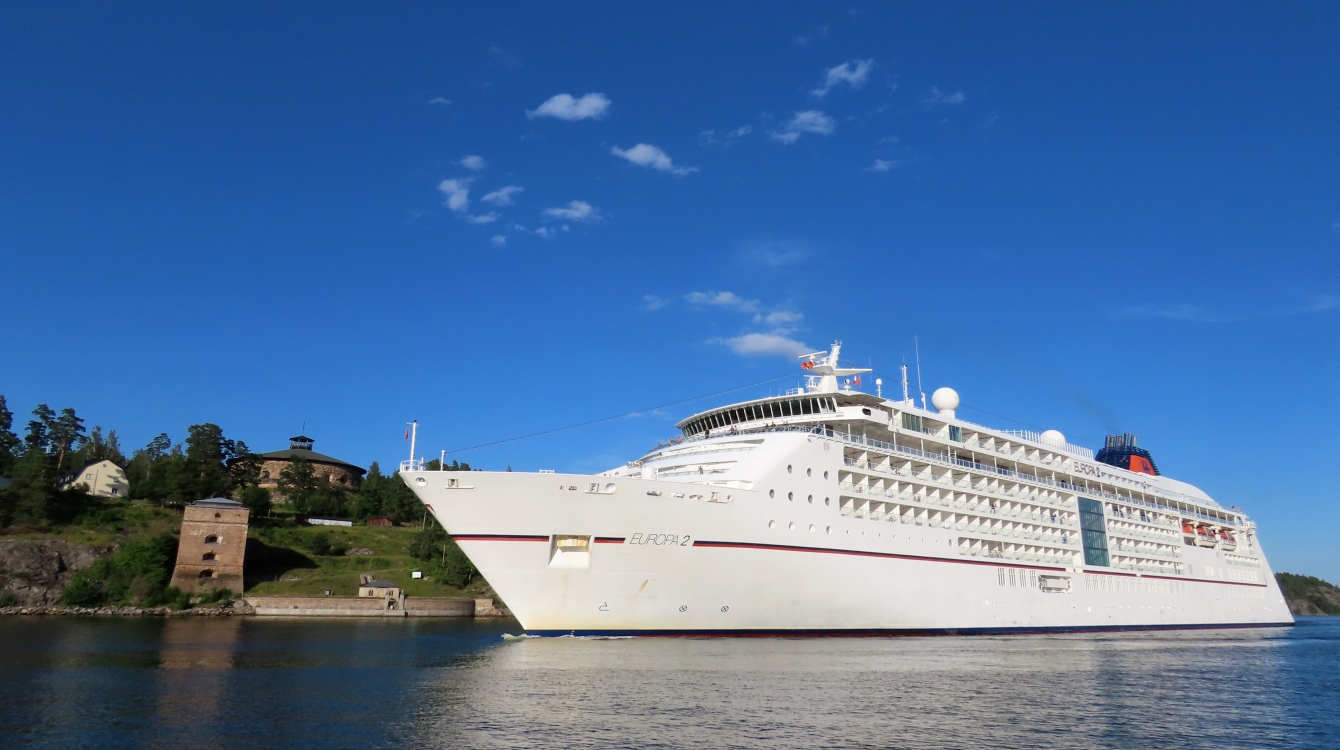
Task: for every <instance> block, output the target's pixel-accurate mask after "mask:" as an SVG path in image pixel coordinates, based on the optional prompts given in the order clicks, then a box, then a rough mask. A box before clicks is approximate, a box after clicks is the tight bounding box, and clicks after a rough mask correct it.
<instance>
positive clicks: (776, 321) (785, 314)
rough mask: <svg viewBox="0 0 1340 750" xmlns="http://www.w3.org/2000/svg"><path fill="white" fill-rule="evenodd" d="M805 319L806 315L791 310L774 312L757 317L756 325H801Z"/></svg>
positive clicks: (755, 318)
mask: <svg viewBox="0 0 1340 750" xmlns="http://www.w3.org/2000/svg"><path fill="white" fill-rule="evenodd" d="M804 318H805V316H804V315H802V314H801V313H798V312H791V311H790V310H774V311H772V312H770V313H768V314H767V315H762V314H760V315H755V316H754V322H755V323H767V324H768V325H770V326H782V325H786V324H788V323H799V322H800V321H801V320H803V319H804Z"/></svg>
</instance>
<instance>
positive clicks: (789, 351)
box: [707, 333, 814, 357]
mask: <svg viewBox="0 0 1340 750" xmlns="http://www.w3.org/2000/svg"><path fill="white" fill-rule="evenodd" d="M707 343H709V344H722V345H725V346H728V347H730V350H731V351H733V352H735V353H736V354H739V355H741V356H745V357H757V356H782V357H799V356H800V355H802V354H807V353H809V352H812V351H814V348H813V347H810V346H807V345H806V344H804V343H803V342H800V341H797V340H795V339H792V338H788V337H786V336H783V335H781V334H777V333H746V334H744V335H743V336H734V337H731V338H713V339H708V340H707Z"/></svg>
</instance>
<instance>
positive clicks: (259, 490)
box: [242, 487, 273, 516]
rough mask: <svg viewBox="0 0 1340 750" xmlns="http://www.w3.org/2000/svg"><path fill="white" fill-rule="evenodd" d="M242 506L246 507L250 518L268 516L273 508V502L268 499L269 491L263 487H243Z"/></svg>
mask: <svg viewBox="0 0 1340 750" xmlns="http://www.w3.org/2000/svg"><path fill="white" fill-rule="evenodd" d="M242 504H243V505H245V506H247V510H250V511H251V515H252V516H268V515H270V509H271V507H273V501H272V500H271V497H270V491H269V490H267V489H265V488H264V487H244V488H243V489H242Z"/></svg>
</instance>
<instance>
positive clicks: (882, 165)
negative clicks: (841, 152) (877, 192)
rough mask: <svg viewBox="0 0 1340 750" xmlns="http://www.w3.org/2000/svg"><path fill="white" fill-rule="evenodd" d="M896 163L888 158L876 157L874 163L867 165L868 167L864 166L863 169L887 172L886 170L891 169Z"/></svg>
mask: <svg viewBox="0 0 1340 750" xmlns="http://www.w3.org/2000/svg"><path fill="white" fill-rule="evenodd" d="M896 165H897V162H893V161H889V160H888V159H876V160H875V163H874V164H871V165H870V166H868V167H866V168H865V171H867V172H887V171H889V170H890V169H893V168H894V166H896Z"/></svg>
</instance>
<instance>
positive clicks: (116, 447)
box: [70, 425, 129, 469]
mask: <svg viewBox="0 0 1340 750" xmlns="http://www.w3.org/2000/svg"><path fill="white" fill-rule="evenodd" d="M98 461H111V462H112V463H114V464H116V465H117V466H120V467H122V468H125V467H126V465H127V464H128V463H129V462H128V461H127V460H126V456H125V454H124V453H122V452H121V441H120V440H119V439H117V437H116V430H112V431H111V432H109V433H107V437H105V438H104V437H103V435H102V426H101V425H95V426H94V427H93V431H92V432H90V433H89V435H88V439H87V440H85V441H84V444H83V445H82V446H80V448H79V450H77V451H75V453H74V455H72V456H71V457H70V466H71V467H72V468H76V469H77V468H79V467H82V466H88V465H89V464H92V463H97V462H98Z"/></svg>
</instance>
